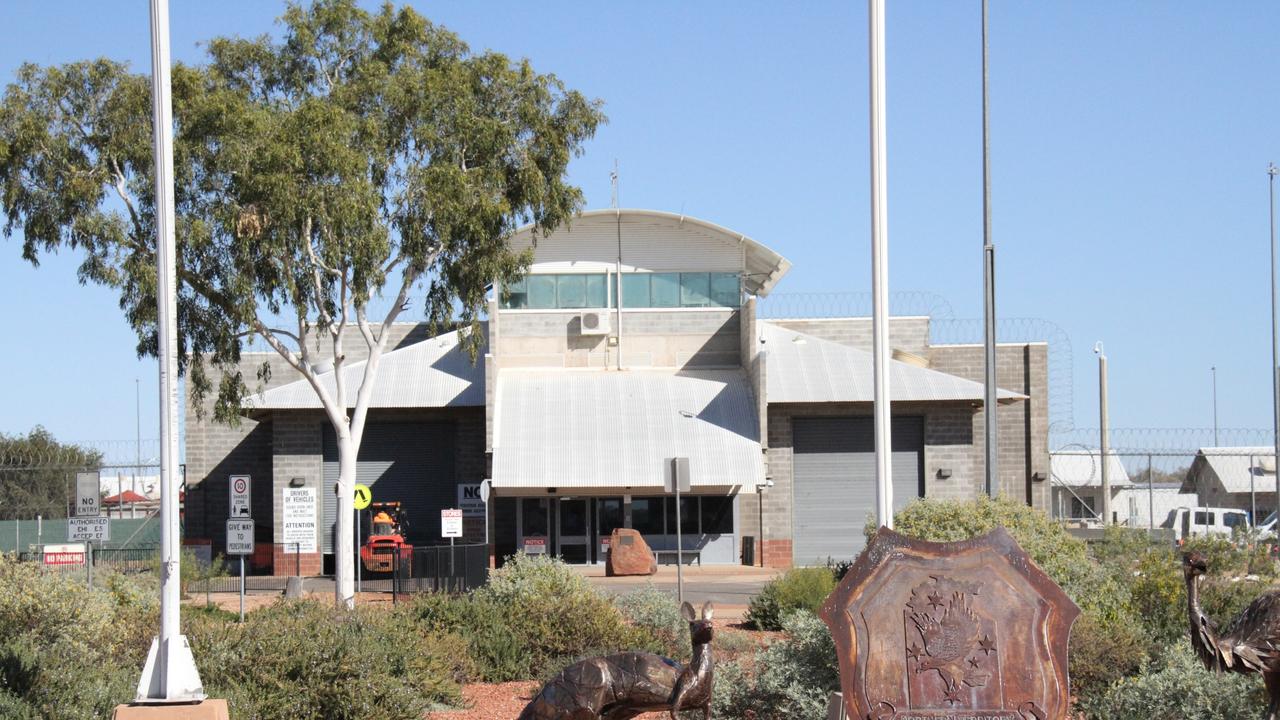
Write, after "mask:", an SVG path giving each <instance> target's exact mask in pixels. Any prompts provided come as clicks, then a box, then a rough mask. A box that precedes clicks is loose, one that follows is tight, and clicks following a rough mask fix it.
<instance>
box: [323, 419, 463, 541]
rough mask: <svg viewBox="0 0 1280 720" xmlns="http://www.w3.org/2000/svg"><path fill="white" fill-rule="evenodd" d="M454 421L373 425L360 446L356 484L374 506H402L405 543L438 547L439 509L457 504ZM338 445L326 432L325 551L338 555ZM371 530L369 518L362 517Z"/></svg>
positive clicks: (371, 424) (332, 434) (332, 436)
mask: <svg viewBox="0 0 1280 720" xmlns="http://www.w3.org/2000/svg"><path fill="white" fill-rule="evenodd" d="M453 441H454V425H453V424H452V423H415V422H401V423H369V424H368V425H366V426H365V430H364V442H362V443H361V444H360V453H359V459H358V461H357V463H356V482H357V483H362V484H364V485H368V486H369V488H370V489H371V490H372V491H373V500H374V502H392V501H398V502H400V503H401V505H402V507H403V509H404V511H405V515H406V518H407V520H408V528H407V529H406V533H405V534H406V539H407V540H408V541H409V542H411V543H413V544H416V545H427V544H438V543H439V542H441V541H440V510H441V509H443V508H450V507H454V506H456V505H457V504H458V486H457V481H456V479H455V476H454V472H453V458H454V451H453V450H454V448H453ZM337 484H338V443H337V440H336V439H335V436H334V433H333V429H332V428H329V427H325V429H324V492H323V493H322V494H323V496H324V497H323V501H322V502H323V506H324V517H323V519H322V522H321V528H322V531H321V536H322V538H323V545H324V548H323V551H324V552H326V553H332V552H333V532H334V521H335V519H336V518H337V514H338V500H337V494H336V493H335V492H334V488H335V487H336V486H337ZM362 522H363V523H364V531H365V533H366V534H367V533H368V531H369V527H368V522H367V518H365V519H362Z"/></svg>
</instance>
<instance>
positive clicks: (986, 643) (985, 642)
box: [978, 635, 996, 655]
mask: <svg viewBox="0 0 1280 720" xmlns="http://www.w3.org/2000/svg"><path fill="white" fill-rule="evenodd" d="M978 647H979V648H980V649H981V650H982V652H984V653H986V654H988V655H990V654H991V653H993V652H995V651H996V641H995V640H992V639H991V636H990V635H983V636H982V639H981V640H979V641H978Z"/></svg>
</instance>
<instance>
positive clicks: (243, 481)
mask: <svg viewBox="0 0 1280 720" xmlns="http://www.w3.org/2000/svg"><path fill="white" fill-rule="evenodd" d="M250 482H251V478H250V477H249V476H248V475H232V476H231V478H230V480H229V481H228V482H227V487H228V488H229V489H230V490H231V502H230V508H231V517H232V518H233V519H240V518H247V517H249V516H250V515H251V514H252V513H251V511H250V509H249V507H250V505H249V487H250Z"/></svg>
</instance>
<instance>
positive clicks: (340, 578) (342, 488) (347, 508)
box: [333, 428, 359, 610]
mask: <svg viewBox="0 0 1280 720" xmlns="http://www.w3.org/2000/svg"><path fill="white" fill-rule="evenodd" d="M336 429H337V430H338V432H337V435H338V487H337V493H338V511H337V518H336V523H335V526H336V527H335V530H334V537H333V580H334V582H333V587H334V602H335V603H336V604H337V606H338V607H340V608H347V609H348V610H349V609H351V608H353V607H355V592H356V585H355V569H356V566H355V563H356V556H355V523H354V522H352V519H353V518H352V513H353V512H354V507H353V503H354V494H355V483H356V453H357V452H358V451H359V447H357V445H356V444H355V443H354V442H353V441H352V439H351V434H350V432H349V431H348V430H346V429H345V428H336Z"/></svg>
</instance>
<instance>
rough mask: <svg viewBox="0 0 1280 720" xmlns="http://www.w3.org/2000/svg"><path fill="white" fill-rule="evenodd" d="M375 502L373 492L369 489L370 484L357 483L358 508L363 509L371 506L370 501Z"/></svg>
mask: <svg viewBox="0 0 1280 720" xmlns="http://www.w3.org/2000/svg"><path fill="white" fill-rule="evenodd" d="M371 502H373V492H372V491H371V490H369V486H368V485H359V484H357V485H356V502H355V507H356V509H357V510H363V509H365V508H367V507H369V503H371Z"/></svg>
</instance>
